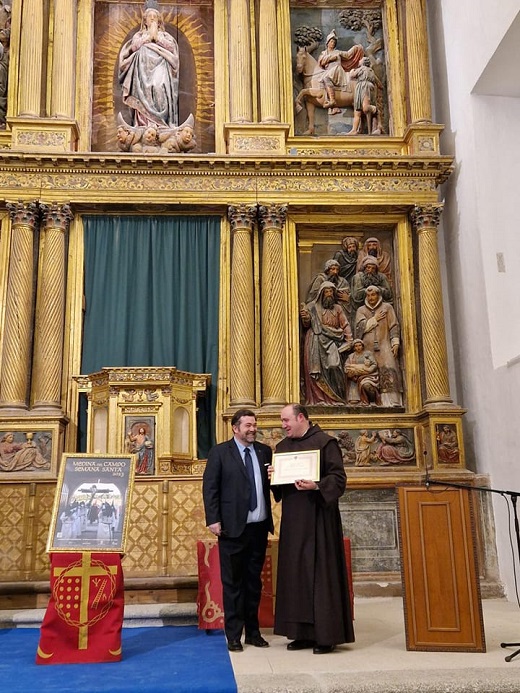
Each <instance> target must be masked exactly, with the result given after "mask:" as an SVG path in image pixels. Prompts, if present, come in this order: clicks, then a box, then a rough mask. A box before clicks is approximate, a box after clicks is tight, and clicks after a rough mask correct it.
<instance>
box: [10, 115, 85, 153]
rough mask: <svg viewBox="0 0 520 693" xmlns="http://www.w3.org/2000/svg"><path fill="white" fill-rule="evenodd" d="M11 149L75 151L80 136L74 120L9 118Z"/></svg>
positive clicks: (25, 150)
mask: <svg viewBox="0 0 520 693" xmlns="http://www.w3.org/2000/svg"><path fill="white" fill-rule="evenodd" d="M8 124H9V126H10V127H11V131H12V138H11V149H13V150H15V151H20V150H23V151H24V152H42V151H44V152H47V151H54V152H74V151H76V148H77V142H78V137H79V132H78V125H77V123H76V122H75V121H72V120H57V119H56V118H48V119H44V118H9V119H8Z"/></svg>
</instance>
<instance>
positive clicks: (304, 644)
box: [287, 640, 314, 650]
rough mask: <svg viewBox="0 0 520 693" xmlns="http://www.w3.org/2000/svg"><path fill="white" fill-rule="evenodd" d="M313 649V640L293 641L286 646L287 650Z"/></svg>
mask: <svg viewBox="0 0 520 693" xmlns="http://www.w3.org/2000/svg"><path fill="white" fill-rule="evenodd" d="M311 647H314V640H293V641H292V642H290V643H289V644H288V645H287V649H288V650H309V649H310V648H311Z"/></svg>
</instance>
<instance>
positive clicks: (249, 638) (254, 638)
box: [244, 633, 269, 647]
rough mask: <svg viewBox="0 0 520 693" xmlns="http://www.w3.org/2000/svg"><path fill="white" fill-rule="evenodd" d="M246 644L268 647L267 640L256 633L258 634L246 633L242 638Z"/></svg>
mask: <svg viewBox="0 0 520 693" xmlns="http://www.w3.org/2000/svg"><path fill="white" fill-rule="evenodd" d="M244 642H245V644H246V645H253V646H254V647H269V643H268V642H267V640H264V638H263V637H262V636H261V635H260V633H258V635H246V638H245V640H244Z"/></svg>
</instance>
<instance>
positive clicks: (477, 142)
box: [427, 0, 520, 599]
mask: <svg viewBox="0 0 520 693" xmlns="http://www.w3.org/2000/svg"><path fill="white" fill-rule="evenodd" d="M427 4H428V11H429V20H430V43H431V60H432V83H433V89H434V109H435V114H434V120H435V121H436V122H439V123H444V124H445V132H444V134H443V135H442V138H441V146H442V153H443V154H450V155H453V156H454V157H455V166H456V168H455V172H454V174H453V175H452V176H451V178H450V180H449V181H448V182H447V183H446V184H445V186H444V188H443V190H442V193H441V194H442V195H443V196H445V204H446V206H445V212H444V214H443V221H442V228H441V233H442V234H443V236H444V237H443V239H442V240H443V243H441V244H440V245H441V248H444V250H445V261H446V280H447V287H446V292H447V301H448V303H449V311H448V313H449V316H450V321H451V324H450V326H449V327H450V330H449V332H451V336H452V340H453V358H454V364H453V368H454V371H455V382H456V391H455V392H453V393H452V394H453V397H454V399H455V401H456V403H457V404H459V405H461V406H463V407H464V408H467V410H468V413H467V414H466V415H465V417H464V432H465V443H466V449H467V454H468V459H469V461H470V464H471V465H473V467H474V469H475V471H478V472H481V473H485V474H489V476H490V481H491V485H492V487H493V488H497V489H503V490H508V491H518V492H519V493H520V445H519V443H518V442H517V441H518V438H519V435H520V434H519V433H518V431H520V425H519V424H520V416H519V412H520V359H518V360H516V358H517V357H519V356H520V223H519V216H520V214H519V213H518V212H517V210H520V204H519V203H520V185H519V180H520V98H516V97H514V96H508V97H504V96H500V94H520V68H519V66H518V63H516V65H515V69H514V70H513V71H512V70H511V66H510V61H511V59H512V58H511V53H512V47H513V48H514V49H515V50H516V46H519V45H520V21H519V20H518V17H517V15H518V13H519V11H520V0H500V2H499V3H493V4H491V5H490V4H489V3H484V2H483V1H482V0H457V2H454V1H453V0H427ZM515 20H516V21H515ZM512 72H516V79H517V80H518V85H515V86H514V87H513V88H511V74H512ZM501 81H502V84H501ZM490 85H491V86H490ZM493 85H496V90H495V91H494V93H495V94H498V96H497V95H495V96H487V95H482V93H483V92H486V93H488V94H489V93H490V92H492V91H493V90H494V88H495V87H494V86H493ZM516 86H517V87H518V90H516ZM507 497H509V496H507ZM493 501H494V507H495V515H496V517H495V519H496V525H497V548H498V552H499V561H500V571H501V579H502V581H503V582H504V584H505V586H506V590H507V594H508V597H509V598H510V599H515V592H514V583H513V569H512V568H513V564H512V559H511V551H510V542H509V519H508V515H507V506H506V505H505V502H504V500H503V499H502V498H501V497H500V496H499V495H496V494H493ZM513 541H514V543H515V545H516V539H515V538H514V537H513ZM517 572H519V574H520V564H518V563H517Z"/></svg>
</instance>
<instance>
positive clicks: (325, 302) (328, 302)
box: [321, 296, 335, 308]
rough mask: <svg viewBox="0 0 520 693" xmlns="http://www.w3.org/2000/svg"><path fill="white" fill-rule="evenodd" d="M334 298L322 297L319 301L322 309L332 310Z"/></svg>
mask: <svg viewBox="0 0 520 693" xmlns="http://www.w3.org/2000/svg"><path fill="white" fill-rule="evenodd" d="M334 303H335V301H334V296H323V298H322V299H321V305H322V306H323V307H324V308H334Z"/></svg>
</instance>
